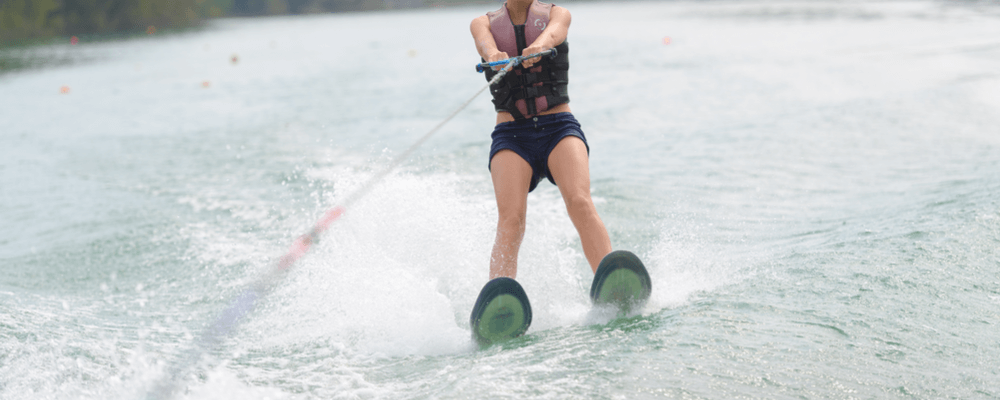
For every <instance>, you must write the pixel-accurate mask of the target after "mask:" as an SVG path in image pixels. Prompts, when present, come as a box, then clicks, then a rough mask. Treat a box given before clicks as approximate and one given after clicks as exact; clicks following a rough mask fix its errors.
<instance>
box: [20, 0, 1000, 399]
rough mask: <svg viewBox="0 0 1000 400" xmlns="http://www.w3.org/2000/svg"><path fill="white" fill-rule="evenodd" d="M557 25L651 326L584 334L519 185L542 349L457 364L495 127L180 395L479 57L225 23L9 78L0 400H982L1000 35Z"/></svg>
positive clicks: (377, 32)
mask: <svg viewBox="0 0 1000 400" xmlns="http://www.w3.org/2000/svg"><path fill="white" fill-rule="evenodd" d="M560 4H561V5H564V6H566V7H567V8H569V9H570V11H571V12H572V13H573V24H572V27H571V29H570V39H569V40H570V44H571V63H572V70H571V78H570V81H571V83H570V94H571V98H572V99H573V100H572V107H573V110H574V112H575V114H576V116H577V118H578V119H579V120H580V122H581V123H582V125H583V129H584V131H585V132H586V134H587V136H588V139H589V141H590V145H591V149H592V151H591V173H592V179H593V185H592V186H593V196H594V198H595V201H596V202H597V207H598V211H599V212H600V213H601V215H602V218H603V219H604V222H605V224H606V225H607V226H608V229H609V232H610V234H611V239H612V242H613V245H614V247H615V248H618V249H629V250H632V251H634V252H636V253H637V254H639V255H640V256H641V257H642V258H643V260H644V261H645V263H646V266H647V267H648V268H649V271H650V274H651V276H652V278H653V296H652V298H651V300H650V302H649V304H648V305H647V306H646V307H645V308H644V309H643V310H642V311H641V313H640V314H639V315H636V316H633V317H630V318H624V319H618V320H615V321H610V322H609V321H607V320H601V319H600V318H595V317H594V316H593V315H591V314H590V313H589V310H590V305H589V298H588V291H589V285H590V281H591V272H590V270H589V267H588V266H587V263H586V260H585V259H584V257H583V254H582V250H581V249H580V245H579V240H578V238H577V237H576V233H575V231H574V229H573V227H572V225H571V223H570V222H569V219H568V217H567V216H566V214H565V210H564V208H563V205H562V200H561V198H560V197H559V193H558V190H557V189H556V188H555V187H554V186H552V185H550V184H548V183H543V184H541V185H540V187H539V189H538V190H536V191H535V192H533V193H532V194H531V196H530V200H529V214H528V229H527V233H526V236H525V240H524V246H523V248H522V250H521V256H520V265H521V267H520V270H519V274H518V279H519V281H521V283H522V284H523V285H524V287H525V289H526V291H527V293H528V295H529V296H530V297H531V303H532V305H533V306H534V323H533V325H532V326H531V328H530V329H529V330H528V333H527V335H526V336H524V337H522V338H520V339H517V340H514V341H511V342H508V343H505V344H503V345H500V346H494V347H492V348H488V349H484V350H480V349H477V348H475V347H474V346H473V344H472V341H471V339H470V331H469V328H468V326H467V321H468V315H469V312H470V311H471V309H472V306H473V302H474V301H475V298H476V295H477V294H478V291H479V289H480V288H481V287H482V285H483V284H484V283H485V282H486V280H487V277H488V258H489V253H490V249H491V247H492V242H493V235H494V225H495V219H496V210H495V203H494V199H493V193H492V186H491V183H490V177H489V174H488V171H487V169H486V165H487V159H486V157H487V154H488V150H489V144H490V142H489V134H490V131H491V128H492V123H493V120H494V114H493V112H492V108H491V104H490V101H489V99H488V96H487V95H485V94H483V95H481V96H480V97H479V98H477V99H476V100H475V101H474V102H473V103H472V105H471V106H469V108H468V109H466V110H464V111H463V112H461V113H460V114H459V115H458V116H457V117H456V118H455V119H454V120H453V121H451V122H450V123H449V124H448V125H446V126H445V127H444V128H443V129H441V130H440V131H439V132H437V133H436V134H435V135H434V136H432V137H431V138H430V140H429V141H427V142H426V143H425V144H424V145H423V146H422V147H421V148H420V149H419V150H418V151H417V152H416V153H415V154H414V156H413V157H410V158H408V159H407V161H406V162H404V163H403V164H402V165H401V166H400V167H399V168H397V169H395V170H394V171H393V172H392V173H390V174H389V175H388V176H387V177H386V178H385V179H383V180H381V181H379V184H378V185H377V186H375V187H374V189H373V190H372V191H371V192H370V193H369V194H367V195H366V196H364V197H362V198H361V199H360V200H359V201H358V202H356V203H355V204H353V205H352V206H351V207H350V209H348V210H347V213H346V214H345V215H344V217H343V218H342V219H341V220H339V221H337V222H336V223H335V224H334V225H333V226H332V227H331V229H330V231H329V232H327V233H326V234H325V235H324V236H323V237H322V240H321V241H320V242H319V243H318V244H317V245H316V246H314V249H313V251H312V252H311V253H309V254H308V255H306V256H305V257H304V258H303V259H302V260H301V261H300V262H299V263H298V264H296V265H295V267H294V268H293V269H292V270H291V271H290V272H289V273H288V274H287V275H286V276H284V278H283V279H282V280H281V282H280V283H279V284H278V286H277V287H276V288H275V290H274V291H273V292H271V294H270V295H269V296H267V297H266V298H264V299H263V300H262V301H261V303H259V307H258V308H257V309H256V310H254V311H253V312H252V313H250V314H249V315H248V316H247V317H246V318H245V320H243V322H242V323H241V324H240V325H238V327H237V328H236V329H235V330H234V331H233V332H232V333H230V334H228V335H224V336H222V337H219V339H221V340H222V341H221V343H219V344H218V345H217V346H211V347H210V348H209V350H208V353H207V354H205V356H204V357H202V358H201V359H200V361H198V362H197V363H193V364H192V365H186V364H185V363H187V362H186V361H185V356H184V355H185V354H187V353H186V352H187V351H189V350H188V349H189V348H190V347H191V346H193V345H195V344H196V343H197V342H198V339H197V338H198V337H199V336H200V335H201V334H202V332H204V331H205V329H206V327H207V326H208V325H209V324H211V323H212V322H213V320H215V319H216V318H217V316H218V315H219V313H220V312H221V311H222V310H224V309H226V308H227V307H228V306H229V305H230V304H231V303H232V301H233V299H234V298H235V297H237V296H239V295H240V293H241V292H242V291H244V290H245V288H246V287H247V285H249V284H251V283H253V282H254V281H255V280H256V279H258V278H259V277H260V276H261V275H262V274H264V273H265V272H266V271H268V270H269V269H270V268H271V266H272V265H273V264H274V262H275V260H276V259H277V258H278V257H280V256H281V255H283V254H284V253H285V252H286V250H287V249H288V246H289V244H290V243H292V241H293V240H294V239H295V238H296V237H297V236H298V235H301V234H302V233H304V232H306V231H307V230H308V229H309V227H310V226H311V225H312V224H313V223H314V222H315V221H316V220H317V219H318V218H319V216H320V215H321V214H322V213H323V212H324V211H325V210H327V209H329V208H330V207H333V206H335V205H337V204H338V201H341V200H343V199H344V198H345V197H346V196H348V195H350V194H351V193H352V192H353V191H354V190H355V189H356V188H358V187H360V185H362V184H363V183H364V182H365V181H366V179H368V178H369V177H371V176H372V174H373V173H375V172H376V171H378V170H379V169H380V168H382V167H384V166H386V165H388V164H389V163H390V161H391V160H393V159H394V157H396V156H397V155H399V154H400V153H401V152H403V151H405V150H406V149H407V148H409V147H410V146H411V145H412V144H413V143H414V142H415V141H416V140H417V139H418V138H419V137H421V136H422V135H423V134H424V133H426V132H427V131H428V130H430V129H431V128H432V127H433V126H434V125H435V124H437V123H438V122H439V121H441V120H442V119H444V118H445V117H446V116H447V115H448V114H449V113H451V112H452V111H454V110H455V109H456V108H457V107H458V106H459V105H460V104H461V103H463V102H464V101H466V100H467V99H468V98H469V97H471V96H472V95H473V94H474V93H475V92H476V91H477V90H479V88H481V87H482V86H483V85H484V84H485V80H484V79H483V78H482V76H481V75H479V74H476V73H475V72H474V68H473V67H474V65H475V63H476V62H478V56H477V54H476V53H475V49H474V47H473V42H472V39H471V36H470V34H469V28H468V27H469V22H470V20H471V19H472V18H474V17H475V16H477V15H481V14H483V13H485V12H486V11H489V10H492V9H495V8H497V7H498V6H497V5H490V4H486V5H469V6H462V7H458V8H447V9H443V8H442V9H423V10H410V11H391V12H373V13H352V14H336V15H318V16H302V17H282V18H265V19H229V20H219V21H214V22H212V23H210V24H209V25H208V26H207V27H205V28H204V29H199V30H194V31H185V32H174V33H169V32H168V33H162V31H161V33H158V34H156V35H154V36H141V37H131V38H120V39H116V40H104V41H95V40H87V38H84V39H82V40H81V42H80V43H79V44H77V45H75V46H72V45H70V44H69V43H68V40H67V43H66V44H65V45H59V44H52V45H47V46H43V47H35V48H31V49H27V50H23V49H22V50H18V53H17V54H19V56H21V57H33V59H40V60H43V61H44V60H45V59H47V58H52V59H58V60H61V61H60V64H58V65H54V66H48V67H39V68H35V69H30V70H21V71H15V72H10V73H7V74H5V75H0V144H2V145H0V226H2V229H0V398H4V399H11V400H15V399H79V398H84V399H135V398H146V397H147V395H148V394H150V393H151V391H152V390H153V388H154V387H156V385H158V384H162V383H163V382H164V380H165V379H166V378H165V374H166V371H169V370H170V369H171V368H183V369H184V370H185V371H186V372H185V373H184V376H183V377H182V379H181V380H180V381H179V382H178V385H179V387H181V388H182V389H183V390H182V392H181V393H180V394H179V395H178V398H184V399H355V398H376V399H409V398H429V399H452V398H455V399H457V398H462V399H480V398H510V399H515V398H517V399H520V398H546V399H577V398H594V399H643V398H698V399H732V398H808V399H818V398H831V399H845V398H862V399H869V398H879V399H883V398H907V399H909V398H963V399H970V398H983V399H996V398H1000V334H998V332H1000V250H998V249H1000V128H998V127H1000V7H998V6H997V5H996V4H992V5H991V4H989V3H988V2H980V3H975V2H969V3H957V2H871V3H866V2H847V1H844V2H832V1H812V2H663V3H654V2H648V3H593V2H586V3H560ZM8 54H13V53H8ZM64 91H65V92H66V93H62V92H64Z"/></svg>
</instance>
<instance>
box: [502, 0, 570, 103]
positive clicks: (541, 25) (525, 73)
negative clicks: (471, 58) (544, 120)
mask: <svg viewBox="0 0 1000 400" xmlns="http://www.w3.org/2000/svg"><path fill="white" fill-rule="evenodd" d="M551 11H552V4H547V3H542V2H540V1H538V0H534V1H533V2H532V3H531V5H530V6H529V7H528V17H527V19H526V20H525V24H524V25H514V24H513V23H512V22H511V21H510V15H508V13H507V3H506V2H505V3H504V4H503V5H502V6H500V9H499V10H496V11H492V12H489V13H486V15H487V16H488V17H489V19H490V32H492V33H493V40H494V41H496V44H497V49H498V50H500V51H502V52H505V53H507V55H508V56H510V57H515V56H520V55H521V52H522V51H524V48H525V47H528V45H529V44H531V43H532V42H534V41H535V39H537V38H538V36H539V35H541V34H542V31H544V30H545V27H546V26H548V25H549V13H550V12H551ZM556 52H557V55H556V57H555V58H551V57H547V56H545V57H542V58H541V61H539V62H537V63H535V65H533V66H532V67H531V68H529V69H525V68H524V67H522V66H521V65H520V64H518V65H517V66H515V67H514V69H513V70H512V71H510V72H509V73H507V75H505V76H504V77H503V78H502V79H501V80H500V81H499V82H497V83H496V84H494V85H492V86H490V92H491V93H492V94H493V105H494V107H495V108H496V110H497V111H498V112H499V111H506V112H509V113H510V114H511V115H513V116H514V119H525V118H531V117H532V116H535V115H538V113H540V112H542V111H545V110H548V109H550V108H552V107H555V106H557V105H559V104H564V103H569V94H568V93H567V91H566V85H567V83H568V81H569V80H568V77H569V44H568V43H566V42H565V41H563V42H562V43H561V44H559V45H558V46H556ZM484 61H485V60H484ZM485 72H486V80H487V81H490V80H492V79H493V76H495V75H496V74H497V72H496V71H493V69H492V68H487V69H486V71H485Z"/></svg>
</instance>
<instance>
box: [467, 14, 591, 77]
mask: <svg viewBox="0 0 1000 400" xmlns="http://www.w3.org/2000/svg"><path fill="white" fill-rule="evenodd" d="M571 20H572V17H571V16H570V14H569V10H567V9H565V8H562V7H559V6H552V11H550V12H549V25H548V26H546V27H545V30H544V31H542V34H541V35H538V38H537V39H535V41H534V42H532V43H531V45H529V46H528V47H525V48H524V51H523V52H521V55H522V56H525V55H528V54H535V53H540V52H542V51H545V50H548V49H551V48H553V47H556V46H558V45H560V44H562V42H565V41H566V36H567V35H568V34H569V23H570V21H571ZM486 29H487V32H488V31H489V20H487V21H486ZM490 38H491V39H492V35H491V36H490ZM493 47H496V44H494V45H493ZM538 59H539V57H535V58H532V59H530V60H524V63H522V64H521V65H523V66H524V67H525V68H529V67H531V66H532V65H534V64H535V63H536V62H538ZM500 60H502V58H500Z"/></svg>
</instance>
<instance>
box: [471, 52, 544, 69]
mask: <svg viewBox="0 0 1000 400" xmlns="http://www.w3.org/2000/svg"><path fill="white" fill-rule="evenodd" d="M557 55H559V52H558V51H556V49H555V48H554V47H553V48H551V49H548V50H545V51H543V52H540V53H535V54H528V55H526V56H518V57H512V58H508V59H506V60H497V61H490V62H484V63H479V64H476V72H483V71H486V68H493V67H495V66H497V65H506V64H514V65H517V64H520V63H522V62H524V60H527V59H529V58H535V57H541V56H549V58H556V56H557Z"/></svg>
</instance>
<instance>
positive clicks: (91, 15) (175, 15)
mask: <svg viewBox="0 0 1000 400" xmlns="http://www.w3.org/2000/svg"><path fill="white" fill-rule="evenodd" d="M230 2H231V0H230ZM206 3H217V2H213V1H209V0H0V42H13V41H17V40H20V39H27V38H38V37H47V36H59V35H79V34H88V33H106V32H128V31H145V30H146V29H148V27H149V26H164V27H183V26H190V25H193V24H195V23H197V22H198V21H199V20H200V19H201V18H203V17H204V16H207V15H206V13H205V12H206V11H208V7H206V6H211V4H206Z"/></svg>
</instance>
